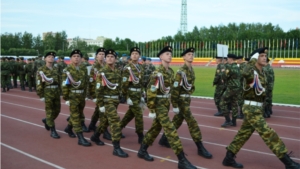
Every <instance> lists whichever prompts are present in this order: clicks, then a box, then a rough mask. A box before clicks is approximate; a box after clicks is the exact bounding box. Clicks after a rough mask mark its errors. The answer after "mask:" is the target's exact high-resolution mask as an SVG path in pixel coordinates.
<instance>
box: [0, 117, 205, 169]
mask: <svg viewBox="0 0 300 169" xmlns="http://www.w3.org/2000/svg"><path fill="white" fill-rule="evenodd" d="M1 116H2V117H6V118H8V119H12V120H16V121H19V122H23V123H26V124H30V125H33V126H37V127H41V128H44V126H42V125H39V124H35V123H31V122H29V121H25V120H21V119H18V118H14V117H10V116H7V115H4V114H1ZM56 131H57V132H59V133H63V134H65V135H67V133H65V132H64V131H61V130H57V129H56ZM84 138H85V139H87V140H90V139H89V138H86V137H84ZM102 141H103V140H102ZM103 142H104V143H105V145H109V146H111V147H113V145H112V144H110V143H108V142H105V141H103ZM122 149H124V150H128V151H131V152H134V153H138V151H136V150H133V149H130V148H125V147H122ZM151 155H152V154H151ZM152 156H153V157H156V158H158V159H161V160H165V161H170V162H173V163H178V161H176V160H172V159H168V158H164V157H160V156H156V155H152ZM196 167H197V168H200V169H206V168H203V167H200V166H196Z"/></svg>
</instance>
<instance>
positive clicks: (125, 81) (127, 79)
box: [122, 63, 144, 98]
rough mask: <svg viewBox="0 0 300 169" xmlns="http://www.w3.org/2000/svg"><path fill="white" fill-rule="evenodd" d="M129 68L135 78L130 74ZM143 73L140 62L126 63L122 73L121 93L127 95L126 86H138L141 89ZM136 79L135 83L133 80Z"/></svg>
mask: <svg viewBox="0 0 300 169" xmlns="http://www.w3.org/2000/svg"><path fill="white" fill-rule="evenodd" d="M129 68H130V70H131V71H132V73H133V74H134V76H135V78H136V79H133V78H132V77H131V75H130V71H129ZM143 75H144V69H143V67H142V65H141V64H139V63H138V64H137V65H134V64H133V63H129V64H127V65H126V66H125V67H124V69H123V73H122V77H123V78H122V95H123V96H126V98H127V97H128V96H127V94H128V88H140V89H141V90H142V91H143V84H142V79H143ZM134 80H136V84H135V83H134V82H133V81H134Z"/></svg>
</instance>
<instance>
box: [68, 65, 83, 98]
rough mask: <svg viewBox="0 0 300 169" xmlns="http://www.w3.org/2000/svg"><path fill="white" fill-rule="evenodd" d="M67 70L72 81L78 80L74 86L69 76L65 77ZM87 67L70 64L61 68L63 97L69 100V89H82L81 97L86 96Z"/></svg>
mask: <svg viewBox="0 0 300 169" xmlns="http://www.w3.org/2000/svg"><path fill="white" fill-rule="evenodd" d="M67 72H69V73H70V75H71V76H72V78H73V80H74V82H79V81H80V85H79V86H76V85H74V84H73V83H72V82H71V80H70V79H69V78H67ZM87 77H88V75H87V69H86V68H84V67H83V66H80V65H79V66H77V67H75V66H74V65H72V64H70V65H69V66H68V67H66V68H65V69H64V70H63V74H62V80H63V82H62V93H63V99H64V100H69V99H70V93H71V90H84V94H83V97H84V98H85V96H86V88H87Z"/></svg>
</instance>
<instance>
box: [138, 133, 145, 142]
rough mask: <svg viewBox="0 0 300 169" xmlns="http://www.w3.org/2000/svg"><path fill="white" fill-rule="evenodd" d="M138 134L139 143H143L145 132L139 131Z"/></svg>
mask: <svg viewBox="0 0 300 169" xmlns="http://www.w3.org/2000/svg"><path fill="white" fill-rule="evenodd" d="M137 135H138V137H139V138H138V143H139V144H142V141H143V139H144V133H137Z"/></svg>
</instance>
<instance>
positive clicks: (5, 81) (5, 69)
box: [1, 57, 10, 92]
mask: <svg viewBox="0 0 300 169" xmlns="http://www.w3.org/2000/svg"><path fill="white" fill-rule="evenodd" d="M5 59H6V58H5V57H3V58H2V60H1V87H2V89H3V90H2V92H6V89H5V88H7V90H9V83H10V79H9V75H10V67H9V64H8V61H5Z"/></svg>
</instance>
